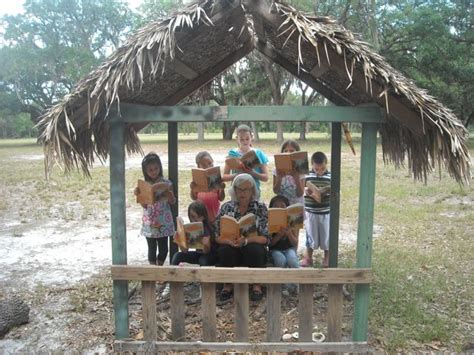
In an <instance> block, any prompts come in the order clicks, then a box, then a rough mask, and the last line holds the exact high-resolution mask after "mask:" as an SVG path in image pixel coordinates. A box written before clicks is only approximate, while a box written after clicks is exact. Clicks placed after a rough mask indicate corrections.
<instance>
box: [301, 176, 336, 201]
mask: <svg viewBox="0 0 474 355" xmlns="http://www.w3.org/2000/svg"><path fill="white" fill-rule="evenodd" d="M306 187H307V188H308V190H310V192H311V194H310V196H311V197H312V198H313V199H314V200H315V201H316V202H317V203H321V200H322V198H323V197H325V196H327V195H329V194H330V193H331V186H324V187H317V186H316V185H315V184H313V183H312V182H311V181H306Z"/></svg>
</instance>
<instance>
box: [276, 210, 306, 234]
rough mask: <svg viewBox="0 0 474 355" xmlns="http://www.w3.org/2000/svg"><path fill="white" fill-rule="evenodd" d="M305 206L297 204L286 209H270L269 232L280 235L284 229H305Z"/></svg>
mask: <svg viewBox="0 0 474 355" xmlns="http://www.w3.org/2000/svg"><path fill="white" fill-rule="evenodd" d="M303 223H304V205H303V204H302V203H295V204H293V205H290V206H288V207H286V208H269V209H268V232H269V233H271V234H273V233H278V232H279V231H280V230H281V229H283V228H295V229H300V228H303Z"/></svg>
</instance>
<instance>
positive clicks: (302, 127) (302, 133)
mask: <svg viewBox="0 0 474 355" xmlns="http://www.w3.org/2000/svg"><path fill="white" fill-rule="evenodd" d="M299 140H300V141H305V140H306V122H301V125H300V138H299Z"/></svg>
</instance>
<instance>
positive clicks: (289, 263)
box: [272, 248, 300, 268]
mask: <svg viewBox="0 0 474 355" xmlns="http://www.w3.org/2000/svg"><path fill="white" fill-rule="evenodd" d="M272 259H273V264H274V265H275V266H276V267H289V268H299V267H300V261H299V260H298V255H296V250H295V249H294V248H288V249H286V250H272Z"/></svg>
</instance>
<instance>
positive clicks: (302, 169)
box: [275, 152, 309, 174]
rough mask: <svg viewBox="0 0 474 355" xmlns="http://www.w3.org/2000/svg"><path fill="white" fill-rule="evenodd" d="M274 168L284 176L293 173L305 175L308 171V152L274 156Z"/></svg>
mask: <svg viewBox="0 0 474 355" xmlns="http://www.w3.org/2000/svg"><path fill="white" fill-rule="evenodd" d="M275 168H276V169H277V170H278V171H282V172H284V173H285V174H292V173H293V172H297V173H299V174H307V173H308V171H309V165H308V152H293V153H281V154H275Z"/></svg>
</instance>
